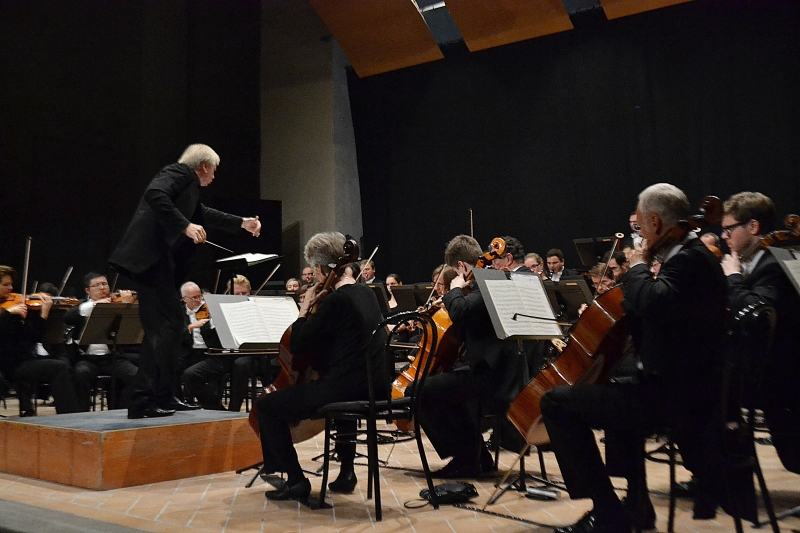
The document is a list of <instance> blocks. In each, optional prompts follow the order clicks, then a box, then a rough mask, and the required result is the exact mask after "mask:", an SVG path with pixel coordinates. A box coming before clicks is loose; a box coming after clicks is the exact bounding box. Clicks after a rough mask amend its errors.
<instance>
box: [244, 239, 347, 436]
mask: <svg viewBox="0 0 800 533" xmlns="http://www.w3.org/2000/svg"><path fill="white" fill-rule="evenodd" d="M356 260H358V244H357V243H356V241H354V240H353V239H348V240H346V241H345V243H344V254H343V255H342V256H341V257H339V258H338V259H337V260H336V264H335V265H329V266H330V267H331V271H330V272H329V273H328V277H327V278H325V282H324V283H321V284H318V285H317V287H315V288H311V289H309V290H315V291H317V292H322V291H326V290H330V289H331V288H332V286H333V283H334V281H335V280H336V278H337V277H339V276H341V275H342V273H343V270H344V267H345V266H346V265H348V264H350V263H353V262H354V261H356ZM320 301H321V300H319V299H318V300H317V301H316V302H314V306H313V307H312V308H311V309H309V313H314V312H315V311H316V307H317V305H319V303H320ZM291 339H292V326H289V327H288V328H287V329H286V331H285V332H284V333H283V336H282V337H281V342H280V348H279V351H278V362H279V363H280V367H281V369H280V372H279V373H278V377H277V378H275V381H274V382H273V383H272V384H271V385H270V386H269V387H266V388H265V389H264V391H263V392H262V393H261V394H260V395H259V397H258V399H261V397H263V396H264V395H265V394H270V393H272V392H275V391H278V390H281V389H285V388H287V387H291V386H293V385H295V384H300V383H308V382H309V381H312V380H314V379H317V372H316V370H314V363H315V361H314V354H292V351H291V349H290V347H289V345H290V343H291ZM257 402H258V400H256V401H255V402H253V407H252V409H250V415H249V416H248V422H249V423H250V427H252V428H253V431H255V432H256V435H258V436H259V438H260V437H261V431H260V429H259V424H258V412H257V410H256V403H257ZM324 429H325V420H324V419H315V420H301V421H299V422H297V423H295V424H290V426H289V430H290V431H291V433H292V442H293V443H295V444H296V443H298V442H303V441H305V440H308V439H310V438H312V437H314V436H315V435H317V434H318V433H320V432H322V430H324Z"/></svg>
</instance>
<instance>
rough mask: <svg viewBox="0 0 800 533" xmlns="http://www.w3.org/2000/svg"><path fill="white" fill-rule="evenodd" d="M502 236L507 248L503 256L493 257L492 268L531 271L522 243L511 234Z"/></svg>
mask: <svg viewBox="0 0 800 533" xmlns="http://www.w3.org/2000/svg"><path fill="white" fill-rule="evenodd" d="M501 238H502V239H503V240H504V241H505V243H506V250H505V253H504V254H503V255H502V256H501V257H498V258H497V259H492V268H493V269H495V270H507V271H509V272H517V271H527V272H529V271H530V269H529V268H528V267H526V266H525V249H524V248H523V247H522V243H521V242H519V241H518V240H517V239H515V238H514V237H511V236H509V235H504V236H503V237H501Z"/></svg>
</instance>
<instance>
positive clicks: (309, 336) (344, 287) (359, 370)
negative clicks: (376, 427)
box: [256, 232, 388, 500]
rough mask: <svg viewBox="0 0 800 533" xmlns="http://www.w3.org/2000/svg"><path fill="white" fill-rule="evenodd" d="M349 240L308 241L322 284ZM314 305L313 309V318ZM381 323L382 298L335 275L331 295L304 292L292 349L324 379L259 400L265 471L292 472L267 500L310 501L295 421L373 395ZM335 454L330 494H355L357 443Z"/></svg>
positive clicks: (324, 236) (348, 427) (347, 427)
mask: <svg viewBox="0 0 800 533" xmlns="http://www.w3.org/2000/svg"><path fill="white" fill-rule="evenodd" d="M344 243H345V237H344V235H342V234H341V233H335V232H328V233H318V234H316V235H314V236H313V237H311V239H309V241H308V243H306V246H305V259H306V262H307V263H308V264H309V265H312V268H313V269H314V274H315V276H316V279H317V280H319V281H320V282H324V281H325V279H326V278H327V276H328V275H329V273H330V267H329V266H328V265H330V264H331V263H334V264H335V263H337V261H338V260H339V258H340V257H342V256H343V255H344ZM331 275H333V276H336V274H335V273H333V274H331ZM326 293H327V294H326ZM317 303H318V304H319V305H318V306H317V307H316V312H314V313H312V312H311V309H313V308H314V307H315V306H316V304H317ZM380 322H381V311H380V307H379V306H378V300H377V298H376V297H375V295H374V293H373V292H372V290H370V289H369V288H368V287H366V286H365V285H363V284H360V283H345V282H343V280H341V279H339V278H338V277H334V279H333V285H332V289H331V290H330V291H325V292H323V293H320V294H318V293H317V292H316V291H315V290H314V289H310V290H309V291H308V292H306V297H305V299H304V301H303V305H302V307H301V308H300V315H299V317H298V319H297V320H296V321H295V322H294V324H292V332H291V342H290V349H291V353H292V354H294V355H293V357H295V358H296V357H303V356H306V357H308V356H310V355H311V354H313V358H314V360H315V361H316V362H317V363H316V364H315V365H314V366H315V368H317V370H318V372H319V379H317V380H315V381H310V382H306V383H298V384H295V385H293V386H291V387H287V388H283V389H280V390H277V391H275V392H272V393H270V394H265V395H264V396H262V397H261V398H260V399H259V400H258V401H257V402H256V410H257V412H258V422H259V426H260V430H261V447H262V451H263V454H264V469H265V470H266V471H267V472H286V473H287V482H286V484H285V485H284V487H283V488H281V489H280V490H275V491H269V492H267V493H266V497H267V498H268V499H271V500H289V499H296V500H302V499H305V498H306V497H308V495H309V493H310V491H311V483H310V482H309V481H308V479H306V477H305V476H304V474H303V469H302V468H301V466H300V462H299V460H298V458H297V452H296V451H295V449H294V445H293V444H292V436H291V432H290V424H293V423H296V422H299V421H301V420H305V419H309V418H313V417H315V416H316V412H317V409H319V408H320V407H322V406H323V405H326V404H328V403H330V402H338V401H352V400H364V399H367V398H368V389H367V376H366V353H365V350H366V348H367V344H368V342H369V340H370V338H371V335H372V331H373V330H374V329H375V327H376V326H377V325H378V324H379V323H380ZM387 386H388V383H387ZM337 427H338V429H339V430H340V431H343V432H344V431H353V430H355V422H354V421H348V422H345V421H337ZM336 452H337V455H338V457H339V460H340V462H341V469H340V470H339V476H338V477H337V478H336V480H335V481H333V482H332V483H331V484H330V489H331V490H332V491H334V492H345V493H349V492H352V491H353V490H354V489H355V485H356V476H355V472H354V470H353V460H354V457H355V444H346V443H342V442H337V444H336Z"/></svg>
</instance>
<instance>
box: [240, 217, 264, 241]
mask: <svg viewBox="0 0 800 533" xmlns="http://www.w3.org/2000/svg"><path fill="white" fill-rule="evenodd" d="M242 228H244V229H246V230H247V231H249V232H250V233H252V234H253V237H258V236H259V235H261V221H260V220H258V217H245V218H243V219H242Z"/></svg>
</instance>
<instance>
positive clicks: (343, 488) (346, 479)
mask: <svg viewBox="0 0 800 533" xmlns="http://www.w3.org/2000/svg"><path fill="white" fill-rule="evenodd" d="M356 483H358V479H356V473H355V472H353V471H350V472H347V473H344V472H339V477H337V478H336V480H335V481H333V482H331V483H328V488H329V489H331V492H338V493H339V494H352V493H353V491H354V490H356Z"/></svg>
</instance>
